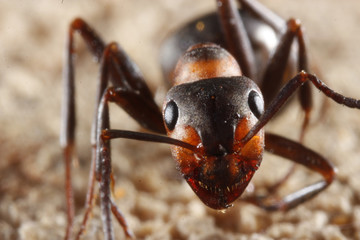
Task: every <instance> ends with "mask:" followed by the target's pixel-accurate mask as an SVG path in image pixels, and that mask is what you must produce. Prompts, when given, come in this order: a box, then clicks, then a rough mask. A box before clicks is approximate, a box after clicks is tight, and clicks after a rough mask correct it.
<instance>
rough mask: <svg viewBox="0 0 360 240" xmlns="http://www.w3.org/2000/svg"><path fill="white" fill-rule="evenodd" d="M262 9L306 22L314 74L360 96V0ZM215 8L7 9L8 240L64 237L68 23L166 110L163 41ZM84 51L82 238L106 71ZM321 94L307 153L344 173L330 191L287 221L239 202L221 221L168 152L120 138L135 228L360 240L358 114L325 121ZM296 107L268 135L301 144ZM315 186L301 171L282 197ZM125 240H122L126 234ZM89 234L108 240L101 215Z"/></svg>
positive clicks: (117, 119) (1, 85)
mask: <svg viewBox="0 0 360 240" xmlns="http://www.w3.org/2000/svg"><path fill="white" fill-rule="evenodd" d="M261 2H262V3H264V4H265V5H266V6H268V7H269V8H270V9H272V10H274V11H275V12H276V13H278V14H279V15H280V16H282V17H283V18H285V19H287V18H290V17H296V18H299V19H301V21H302V23H303V25H304V26H305V28H306V33H307V37H308V41H309V44H310V47H309V52H310V54H311V60H312V63H314V64H315V65H316V67H317V69H318V70H317V71H318V72H317V73H318V74H320V76H321V77H322V79H323V80H324V81H325V82H326V83H327V85H328V86H329V87H331V88H332V89H334V90H336V91H338V92H340V93H343V94H344V95H346V96H351V97H355V98H358V99H359V98H360V68H359V62H360V47H359V45H358V44H359V42H360V29H359V27H358V26H359V24H360V2H359V1H356V0H348V1H346V2H341V3H340V2H339V1H336V0H318V1H316V5H314V1H311V0H303V1H301V2H300V1H296V0H288V1H285V0H273V1H270V0H263V1H261ZM214 10H215V1H208V0H207V1H206V0H198V1H191V0H181V1H171V0H154V1H146V0H134V1H129V0H118V1H110V0H107V1H92V2H91V3H89V1H85V0H77V1H68V0H63V1H60V0H52V1H45V0H39V1H36V2H35V1H21V0H16V1H1V2H0V46H1V47H0V239H49V238H51V239H62V238H63V235H64V229H65V226H66V215H65V197H64V195H65V194H64V164H63V161H62V155H61V149H60V145H59V143H58V138H59V129H60V119H61V116H60V109H61V99H62V92H63V89H62V69H63V54H64V49H65V48H64V46H65V37H66V34H67V31H68V26H69V24H70V22H71V20H72V19H74V18H75V17H82V18H83V19H85V20H86V21H87V22H88V23H89V24H90V25H91V26H92V27H94V28H95V29H96V30H97V32H98V33H99V34H100V35H101V36H102V37H103V38H104V40H105V41H107V42H109V41H117V42H119V43H120V45H121V46H122V47H123V48H124V49H125V51H126V52H127V53H128V54H129V55H130V57H131V58H132V59H133V60H134V61H135V62H136V63H137V64H138V65H139V67H140V68H141V70H142V72H143V74H144V76H145V78H146V80H147V82H148V84H149V86H150V88H151V89H152V91H153V92H154V93H155V95H156V100H157V101H158V102H159V105H160V106H161V104H162V103H161V102H162V98H163V96H164V94H165V91H166V88H165V87H164V86H165V84H164V80H163V77H162V74H161V71H160V65H159V60H158V58H159V52H158V51H159V48H160V46H161V42H162V41H163V40H164V39H165V37H166V36H167V35H168V34H170V33H171V32H172V31H174V30H176V28H177V27H178V26H181V25H182V24H185V23H186V22H188V21H189V20H192V19H194V18H196V17H198V16H200V15H202V14H205V13H208V12H212V11H214ZM76 45H77V59H76V60H77V64H76V74H77V75H76V78H77V81H76V87H77V92H76V94H77V99H76V101H77V110H78V115H77V116H78V125H77V126H78V130H77V134H76V138H77V153H78V154H77V155H78V158H77V161H76V163H75V165H76V166H75V168H74V172H73V173H74V187H75V201H76V210H77V211H76V215H77V218H76V224H77V225H76V228H77V227H78V223H79V222H80V221H81V219H82V218H81V216H82V214H83V210H84V208H83V204H84V200H85V194H86V187H87V178H88V171H89V162H90V128H91V121H92V116H93V111H94V100H95V86H96V79H97V76H98V66H97V64H96V63H95V62H94V61H93V59H92V56H91V54H90V53H89V52H88V51H87V49H86V47H85V45H84V43H83V41H82V40H81V39H80V38H77V40H76ZM314 95H315V97H314V99H315V100H316V103H315V107H314V118H313V119H312V123H311V128H310V129H309V132H308V134H307V135H306V138H305V145H307V146H308V147H310V148H312V149H314V150H315V151H317V152H319V153H321V154H322V155H323V156H325V157H327V158H329V159H330V160H331V161H332V162H333V163H334V165H335V166H336V167H337V169H338V179H337V180H336V181H335V182H334V184H332V185H331V186H330V187H329V188H328V189H327V190H326V191H325V192H324V193H322V194H320V195H319V196H318V197H316V198H315V199H314V200H312V201H310V202H307V203H306V204H304V205H301V206H299V207H298V208H296V209H294V210H291V211H289V212H287V213H267V212H265V211H263V210H261V209H258V208H256V207H254V206H251V205H248V204H245V203H243V202H241V201H239V202H237V203H236V204H235V206H234V207H233V208H231V209H230V210H228V211H227V212H226V213H218V212H216V211H213V210H210V209H209V208H207V207H206V206H204V205H203V204H202V203H201V202H200V200H198V199H197V197H196V196H195V194H194V193H193V192H192V191H191V189H190V188H189V187H188V186H187V184H186V183H184V181H183V180H182V179H181V177H180V176H179V174H178V173H177V171H176V169H175V163H174V161H173V160H172V159H171V156H170V153H169V150H168V146H163V145H160V144H154V143H139V142H135V141H127V140H121V141H120V140H118V141H114V143H113V149H114V151H113V162H114V163H113V164H114V175H115V177H116V187H117V193H119V194H118V195H119V196H117V198H116V202H117V204H118V206H119V208H120V209H121V210H122V211H123V213H124V214H125V216H126V218H127V220H128V222H129V225H130V228H131V229H133V230H134V232H135V234H136V235H137V236H138V237H139V238H140V239H142V238H145V237H146V236H148V237H149V238H150V239H274V238H275V239H280V238H291V239H294V238H296V239H346V238H353V239H360V235H359V232H360V189H359V186H360V148H359V146H360V144H359V143H360V112H359V110H352V109H348V108H345V107H343V106H341V105H337V104H335V103H333V102H331V101H329V103H328V108H327V111H326V115H325V116H323V117H322V118H321V122H318V123H316V120H317V119H319V118H318V114H316V113H319V112H320V110H321V109H320V108H321V106H323V105H322V104H321V103H322V101H323V100H324V99H323V97H322V96H321V95H322V94H321V93H319V92H318V91H316V90H315V91H314ZM289 104H290V107H288V108H287V109H286V110H285V111H283V113H282V114H280V116H278V117H277V118H276V119H275V120H274V121H273V122H271V123H270V124H269V126H267V130H269V131H271V132H276V133H279V134H282V135H285V136H287V137H289V138H292V139H296V138H297V136H298V134H299V126H301V119H302V113H301V111H300V109H299V106H298V104H297V103H296V102H291V103H289ZM111 120H112V126H113V127H114V128H120V129H131V130H139V127H138V125H137V124H136V123H135V122H134V121H133V120H131V119H130V118H129V117H128V116H126V114H125V113H124V112H123V111H122V110H119V109H118V108H117V107H113V106H112V107H111ZM267 159H269V160H267ZM289 166H290V165H289V164H288V162H287V161H286V160H282V159H278V158H274V157H272V156H270V155H265V159H264V161H263V164H262V167H261V168H260V170H259V171H258V173H257V174H256V176H255V177H254V181H253V182H254V186H255V190H256V189H260V190H264V189H265V190H266V186H269V185H271V183H272V182H274V181H276V179H278V177H279V176H281V175H282V174H284V173H286V171H287V169H288V168H289ZM309 176H311V178H310V179H312V176H313V174H311V173H309V172H307V171H305V170H304V169H303V168H301V167H300V168H298V170H297V171H296V173H295V174H294V176H292V178H291V179H290V180H289V181H288V182H287V183H286V184H285V186H284V189H283V190H282V191H283V192H284V193H289V192H290V191H291V190H294V189H298V188H299V187H301V186H304V182H305V181H306V180H307V179H308V178H309ZM115 225H116V224H115ZM116 232H117V236H122V235H123V233H122V230H121V229H120V228H119V227H116ZM86 234H87V235H86V237H85V238H86V239H102V232H101V222H100V216H99V209H98V205H96V207H95V208H94V213H93V217H92V219H91V220H90V221H89V226H88V228H87V232H86ZM50 236H51V237H50ZM85 238H84V239H85Z"/></svg>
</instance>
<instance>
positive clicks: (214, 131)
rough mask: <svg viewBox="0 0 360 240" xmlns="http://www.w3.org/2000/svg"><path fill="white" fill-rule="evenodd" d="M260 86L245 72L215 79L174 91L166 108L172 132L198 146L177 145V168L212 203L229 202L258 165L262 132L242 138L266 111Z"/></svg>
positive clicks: (218, 205)
mask: <svg viewBox="0 0 360 240" xmlns="http://www.w3.org/2000/svg"><path fill="white" fill-rule="evenodd" d="M263 105H264V103H263V99H262V95H261V92H260V90H259V88H258V87H257V86H256V84H255V83H254V82H253V81H251V80H250V79H248V78H246V77H244V76H237V77H234V76H233V77H217V78H210V79H203V80H200V81H192V82H189V83H184V84H179V85H177V86H174V87H173V88H171V89H170V91H169V92H168V95H167V99H166V101H165V103H164V107H163V116H164V122H165V126H166V129H167V132H168V136H169V137H171V138H175V139H178V140H181V141H183V142H186V143H189V144H191V145H193V146H197V151H196V152H195V151H192V150H189V149H186V148H183V147H179V146H173V147H172V154H173V157H174V159H175V160H176V162H177V167H178V169H179V170H180V172H181V173H182V175H183V176H184V178H185V179H186V181H187V182H188V183H189V185H190V186H191V187H192V189H193V190H194V192H195V193H196V194H197V195H198V196H199V198H200V199H201V200H202V201H203V202H204V203H205V204H206V205H208V206H209V207H211V208H215V209H223V208H227V207H229V206H231V203H232V202H233V201H234V200H236V199H237V198H238V197H239V196H240V195H241V194H242V192H243V191H244V189H245V188H246V186H247V185H248V183H249V181H250V180H251V178H252V176H253V174H254V173H255V171H256V169H257V168H258V167H259V165H260V162H261V159H262V153H263V147H264V133H263V131H262V130H261V131H259V132H258V133H257V135H255V136H254V137H253V138H252V139H251V140H250V141H248V142H247V143H246V144H245V145H243V144H242V143H241V140H242V139H243V138H244V137H245V136H246V134H247V133H248V132H249V130H250V129H251V128H252V127H253V126H254V125H255V123H256V122H257V120H258V118H259V116H260V115H261V114H262V112H263Z"/></svg>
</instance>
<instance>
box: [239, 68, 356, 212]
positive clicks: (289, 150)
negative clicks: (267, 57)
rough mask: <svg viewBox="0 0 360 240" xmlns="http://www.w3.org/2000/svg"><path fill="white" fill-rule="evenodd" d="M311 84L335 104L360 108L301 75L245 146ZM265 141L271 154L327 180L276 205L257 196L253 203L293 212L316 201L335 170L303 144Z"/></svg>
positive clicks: (272, 105)
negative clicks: (290, 99)
mask: <svg viewBox="0 0 360 240" xmlns="http://www.w3.org/2000/svg"><path fill="white" fill-rule="evenodd" d="M307 81H309V82H311V83H312V84H313V85H314V86H315V87H316V88H318V89H319V90H320V91H321V92H323V93H324V94H325V95H326V96H327V97H329V98H331V99H332V100H334V101H335V102H337V103H339V104H342V105H345V106H347V107H349V108H357V109H360V100H358V99H354V98H349V97H345V96H343V95H341V94H339V93H337V92H335V91H333V90H332V89H330V88H329V87H327V86H326V85H325V84H324V83H323V82H322V81H320V80H319V79H318V78H317V77H316V76H314V75H311V74H308V73H305V72H300V73H299V74H298V75H297V76H295V77H294V78H293V79H291V80H290V81H289V82H288V83H287V84H286V85H285V86H284V87H283V89H282V90H281V91H280V93H279V94H278V96H277V97H276V98H275V99H274V100H273V101H272V102H271V103H270V105H269V106H268V108H267V109H266V111H265V112H264V114H263V115H262V116H261V117H260V118H259V120H258V122H257V123H256V124H255V125H254V126H253V127H252V128H251V130H250V131H249V132H248V134H247V135H246V136H245V137H244V138H243V139H242V140H241V142H242V144H244V145H245V144H246V143H247V142H248V141H249V140H250V139H251V138H252V137H253V136H255V134H256V133H257V132H258V131H259V130H260V129H262V128H263V127H264V126H265V124H266V123H267V122H268V121H269V120H270V119H271V118H272V117H273V116H274V115H275V114H276V113H277V111H278V110H279V109H280V108H281V107H282V105H283V104H284V103H285V102H286V101H287V99H288V98H289V97H290V96H291V95H292V94H293V93H294V92H295V90H296V89H297V88H299V87H300V86H301V85H302V84H303V83H305V82H307ZM265 142H266V143H265V149H266V150H268V151H269V152H271V153H274V154H277V155H280V156H283V157H285V158H288V159H290V160H292V161H293V162H295V163H299V164H302V165H304V166H306V167H308V168H310V169H311V170H314V171H316V172H318V173H320V174H321V175H322V176H323V177H324V179H325V181H321V182H318V183H315V184H313V185H310V186H308V187H306V188H304V189H302V190H300V191H298V192H295V193H293V194H290V195H288V196H287V197H285V198H284V199H283V200H281V201H279V202H277V203H274V204H270V205H267V204H265V202H264V201H262V200H259V199H257V198H256V197H255V198H251V199H250V202H252V203H255V204H256V205H259V206H261V207H264V208H265V209H268V210H276V209H290V208H293V207H295V206H297V205H298V204H299V203H301V202H303V201H306V200H308V199H310V198H312V197H313V196H315V195H316V194H317V193H319V192H320V191H322V190H323V189H325V188H326V187H327V186H328V185H329V184H330V183H331V182H332V181H333V179H334V176H335V171H334V168H333V167H332V166H331V164H330V163H329V162H328V161H327V160H326V159H324V158H323V157H321V156H320V155H318V154H316V153H315V152H313V151H311V150H309V149H307V148H305V147H304V146H302V145H301V144H299V143H296V142H293V141H291V140H288V139H285V138H282V137H279V136H275V135H273V134H267V135H266V136H265Z"/></svg>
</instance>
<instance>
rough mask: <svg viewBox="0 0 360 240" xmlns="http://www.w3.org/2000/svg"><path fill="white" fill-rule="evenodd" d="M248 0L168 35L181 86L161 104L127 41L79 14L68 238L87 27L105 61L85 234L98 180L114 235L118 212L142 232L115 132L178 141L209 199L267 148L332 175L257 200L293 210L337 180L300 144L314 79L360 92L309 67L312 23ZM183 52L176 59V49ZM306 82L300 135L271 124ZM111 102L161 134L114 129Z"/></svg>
mask: <svg viewBox="0 0 360 240" xmlns="http://www.w3.org/2000/svg"><path fill="white" fill-rule="evenodd" d="M239 3H240V5H241V9H240V10H238V8H237V6H236V3H235V1H234V0H216V5H217V13H215V14H210V15H207V16H205V17H203V18H200V19H197V20H196V21H194V22H191V23H189V24H188V25H187V26H185V27H184V28H183V29H181V30H180V31H178V32H177V33H176V34H175V35H174V36H173V37H171V38H170V39H169V40H168V41H167V42H166V43H165V45H164V47H163V49H162V50H163V55H164V56H165V57H164V59H165V60H164V61H163V68H164V72H165V75H166V76H167V77H170V78H171V82H172V85H173V86H172V87H171V89H170V90H169V91H168V93H167V96H166V99H165V101H164V105H163V107H162V112H161V111H160V109H159V107H158V106H157V105H156V103H155V102H154V100H153V96H152V94H151V92H150V90H149V88H148V87H147V85H146V83H145V81H144V79H143V77H142V75H141V73H140V71H139V69H138V67H137V66H136V65H135V64H134V63H133V62H132V61H131V60H130V58H129V57H128V56H127V55H126V53H125V52H124V51H123V50H122V48H121V47H120V46H119V45H118V44H116V43H114V42H113V43H110V44H105V43H104V42H103V40H102V39H101V38H100V37H99V36H98V35H97V33H95V32H94V31H93V30H92V29H91V28H90V27H89V25H88V24H87V23H86V22H85V21H83V20H82V19H80V18H78V19H75V20H74V21H73V22H72V23H71V25H70V28H69V32H68V35H67V36H68V39H67V40H68V41H67V48H66V53H67V55H66V58H65V61H66V62H65V71H64V86H65V94H64V96H65V97H64V102H63V112H62V120H63V124H62V130H61V138H60V140H61V145H62V147H63V154H64V160H65V169H66V200H67V216H68V226H67V230H66V236H65V239H71V238H72V228H73V219H74V203H73V190H72V185H71V168H70V165H71V161H72V158H73V154H74V144H75V137H74V133H75V86H74V82H75V79H74V54H75V52H76V51H75V47H74V35H75V33H79V34H80V36H81V37H82V38H83V40H84V41H85V43H86V44H87V46H88V48H89V49H90V51H91V52H92V54H93V55H94V56H95V58H96V59H97V60H98V61H99V62H100V77H99V80H98V81H99V82H98V88H97V96H96V99H97V101H96V102H97V106H96V114H95V117H94V121H93V127H92V146H93V147H92V164H91V166H92V168H91V173H90V184H89V188H88V193H87V199H86V212H85V216H84V219H83V223H82V225H81V228H80V232H79V233H78V235H77V239H79V238H80V236H81V235H82V233H83V231H84V229H85V225H86V221H87V219H88V216H89V213H90V212H91V206H92V202H93V200H94V185H95V182H96V181H97V182H99V184H100V202H101V216H102V222H103V232H104V235H105V239H107V240H108V239H114V238H115V236H114V231H113V225H112V219H111V215H112V214H114V216H115V218H116V219H117V220H118V222H119V223H120V225H121V226H122V228H123V230H124V232H125V235H126V236H127V237H129V238H134V234H133V233H132V232H131V231H130V229H129V228H128V226H127V224H126V221H125V218H124V216H123V215H122V213H121V212H120V210H119V209H118V207H117V206H116V205H115V203H114V202H113V200H112V198H111V186H113V181H114V180H113V176H112V168H111V157H110V141H111V140H112V139H116V138H126V139H136V140H140V141H151V142H159V143H166V144H170V145H171V152H172V155H173V158H174V159H175V160H176V164H177V169H178V170H179V171H180V173H181V175H182V176H183V177H184V178H185V180H186V181H187V183H188V184H189V185H190V187H191V188H192V189H193V191H194V192H195V194H196V195H197V196H198V197H199V198H200V200H201V201H202V202H203V203H204V204H206V205H207V206H208V207H210V208H213V209H226V208H229V207H231V206H232V204H233V202H234V201H235V200H236V199H238V198H239V197H240V196H241V194H242V193H243V192H244V190H245V189H246V187H247V186H248V184H249V182H250V180H251V179H252V177H253V175H254V173H255V171H256V170H257V169H258V168H259V167H260V163H261V161H262V157H263V152H264V150H266V151H269V152H271V153H272V154H275V155H278V156H281V157H284V158H287V159H289V160H291V161H292V162H294V163H297V164H301V165H303V166H305V167H307V168H309V169H310V170H312V171H315V172H317V173H319V174H320V175H321V176H322V177H323V179H322V180H320V181H318V182H315V183H313V184H311V185H309V186H306V187H304V188H303V189H300V190H297V191H295V192H293V193H290V194H288V195H287V196H285V197H283V198H282V199H275V200H272V201H268V200H269V199H268V198H267V197H257V196H254V197H249V198H247V199H246V200H247V201H249V202H251V203H253V204H255V205H258V206H260V207H262V208H264V209H267V210H269V211H273V210H288V209H291V208H294V207H296V206H297V205H299V204H300V203H302V202H304V201H307V200H309V199H311V198H313V197H314V196H315V195H317V194H318V193H319V192H321V191H323V190H324V189H325V188H327V187H328V186H329V185H330V184H331V183H332V181H333V180H334V178H335V168H334V167H333V166H332V164H331V163H330V162H329V161H328V160H327V159H325V158H324V157H322V156H321V155H319V154H318V153H316V152H314V151H312V150H310V149H309V148H307V147H304V146H303V145H302V144H301V142H302V139H303V136H304V133H305V130H306V128H307V126H308V122H309V118H310V115H311V109H312V99H311V89H310V84H313V85H314V86H315V87H316V88H318V89H319V90H320V91H321V92H322V93H323V94H325V95H326V96H327V97H328V98H330V99H332V100H334V101H335V102H337V103H338V104H343V105H345V106H347V107H350V108H358V109H360V100H357V99H353V98H349V97H345V96H343V95H341V94H339V93H337V92H335V91H333V90H331V89H330V88H328V87H327V86H326V85H325V84H324V83H323V82H322V81H321V80H320V79H318V78H317V77H316V76H315V75H313V74H311V73H310V69H309V66H308V57H307V48H306V42H305V40H304V31H303V28H302V26H301V23H300V22H299V21H298V20H295V19H290V20H288V21H287V22H285V21H284V20H283V19H281V18H279V17H278V16H276V15H275V14H274V13H272V12H271V11H270V10H268V9H267V8H265V7H264V6H263V5H261V4H260V3H258V2H256V0H239ZM220 33H221V34H220ZM264 36H266V37H264ZM274 42H275V43H276V44H274ZM169 49H171V50H169ZM184 50H186V51H185V53H184V54H182V52H183V51H184ZM181 54H182V56H181V57H180V58H179V59H180V60H178V62H177V64H176V66H175V61H176V60H175V59H177V58H178V57H179V55H181ZM174 66H175V68H174ZM294 72H295V73H296V72H297V74H296V75H295V74H294ZM294 75H295V76H294ZM290 76H292V77H290ZM288 79H290V80H288ZM109 82H110V83H111V84H112V85H111V86H109V85H110V84H109ZM297 89H300V91H299V94H300V103H301V107H302V109H303V111H304V113H305V115H304V116H305V117H304V120H303V125H302V129H301V134H300V141H299V142H295V141H292V140H289V139H287V138H284V137H281V136H278V135H275V134H272V133H265V131H264V129H263V128H264V126H265V125H266V124H267V123H268V122H269V121H270V120H271V119H272V118H273V117H274V116H275V114H276V113H277V112H278V111H279V110H280V108H281V107H282V106H283V105H284V104H285V102H286V101H287V100H288V99H289V98H290V97H291V96H292V95H293V94H294V92H295V91H296V90H297ZM109 103H116V104H117V105H119V106H120V107H121V108H122V109H124V110H125V111H126V112H127V113H128V114H129V115H130V116H131V117H132V118H134V119H135V120H136V121H137V122H138V123H139V124H140V125H141V126H142V127H144V128H145V129H147V130H149V131H151V132H154V133H155V134H153V133H143V132H133V131H124V130H115V129H111V128H110V123H109V109H108V105H109ZM166 135H167V136H166Z"/></svg>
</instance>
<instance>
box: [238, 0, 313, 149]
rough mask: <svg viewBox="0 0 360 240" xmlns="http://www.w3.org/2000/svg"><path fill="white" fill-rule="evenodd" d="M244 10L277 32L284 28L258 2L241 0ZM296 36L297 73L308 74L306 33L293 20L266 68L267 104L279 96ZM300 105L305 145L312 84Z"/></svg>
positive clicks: (305, 89)
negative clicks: (278, 91) (276, 95)
mask: <svg viewBox="0 0 360 240" xmlns="http://www.w3.org/2000/svg"><path fill="white" fill-rule="evenodd" d="M239 2H240V3H241V7H242V8H243V9H245V10H247V11H249V12H251V13H252V14H254V15H256V16H257V17H258V18H260V19H262V20H263V21H265V22H266V23H267V24H269V25H270V26H271V27H272V28H273V29H274V30H275V31H276V32H278V33H281V32H282V30H283V27H284V24H285V22H284V20H283V19H281V18H280V17H279V16H277V15H276V14H275V13H273V12H272V11H271V10H269V9H268V8H266V7H265V6H263V5H262V4H261V3H259V2H257V1H255V0H239ZM294 37H296V38H297V44H298V57H297V58H298V66H297V70H298V72H300V71H305V72H309V67H308V57H307V50H306V43H305V40H304V31H303V29H302V27H301V26H300V23H299V22H298V21H296V20H294V19H290V20H289V21H288V23H287V31H286V33H285V34H282V37H281V39H280V41H279V44H278V48H277V49H276V50H275V52H274V54H273V56H272V58H271V59H270V63H269V65H268V67H267V70H266V73H265V74H264V77H263V80H262V82H263V84H264V90H263V94H264V98H265V102H270V100H272V99H273V98H274V97H275V95H274V94H276V92H277V91H276V90H277V89H279V88H280V86H281V84H282V82H281V80H282V79H283V77H282V76H283V74H284V71H285V69H286V64H287V60H288V57H289V53H290V51H291V45H292V42H293V39H294ZM299 97H300V104H301V107H302V109H303V111H304V113H305V116H304V121H303V124H302V127H301V132H300V142H303V139H304V134H305V131H306V129H307V126H308V124H309V120H310V112H311V109H312V95H311V88H310V84H309V83H305V84H303V86H302V87H301V88H300V92H299Z"/></svg>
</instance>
